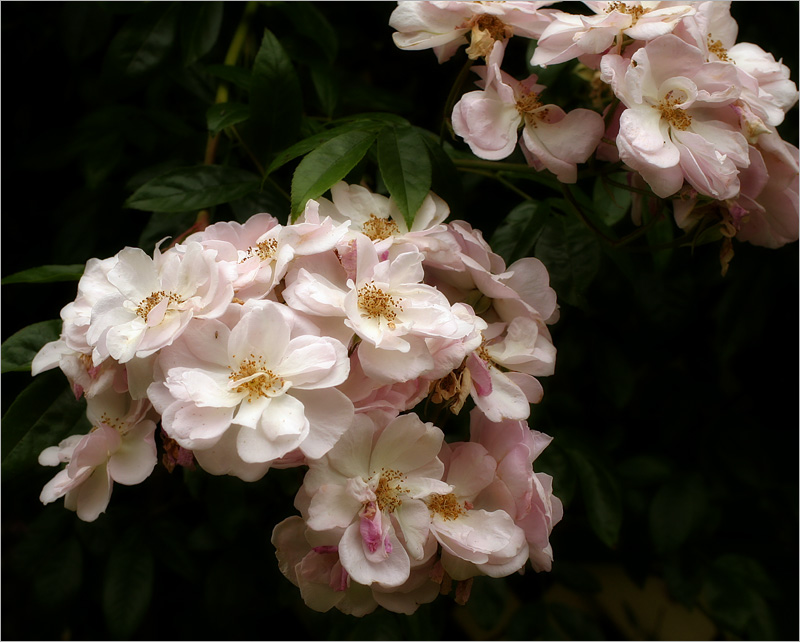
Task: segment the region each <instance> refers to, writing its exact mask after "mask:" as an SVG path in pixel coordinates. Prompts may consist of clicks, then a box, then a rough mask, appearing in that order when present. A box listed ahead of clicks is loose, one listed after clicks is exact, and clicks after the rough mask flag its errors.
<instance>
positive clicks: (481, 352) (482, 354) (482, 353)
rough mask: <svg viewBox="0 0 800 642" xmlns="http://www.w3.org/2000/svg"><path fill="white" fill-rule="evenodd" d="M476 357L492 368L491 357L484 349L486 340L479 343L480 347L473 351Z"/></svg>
mask: <svg viewBox="0 0 800 642" xmlns="http://www.w3.org/2000/svg"><path fill="white" fill-rule="evenodd" d="M475 352H476V353H477V355H478V356H479V357H480V358H481V359H482V360H483V361H485V362H486V365H487V366H493V365H494V361H492V357H491V356H489V351H488V350H487V349H486V339H484V340H483V341H482V342H481V345H480V346H478V348H477V349H476V350H475Z"/></svg>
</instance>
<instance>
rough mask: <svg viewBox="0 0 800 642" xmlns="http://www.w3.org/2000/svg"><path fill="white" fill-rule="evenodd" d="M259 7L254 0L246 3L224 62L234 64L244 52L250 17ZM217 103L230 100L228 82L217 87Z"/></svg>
mask: <svg viewBox="0 0 800 642" xmlns="http://www.w3.org/2000/svg"><path fill="white" fill-rule="evenodd" d="M257 9H258V2H254V1H253V0H251V1H250V2H248V3H247V4H246V5H245V8H244V13H243V14H242V18H241V20H239V24H238V25H237V27H236V31H235V32H234V34H233V38H232V39H231V44H230V46H229V47H228V51H227V53H226V54H225V61H224V62H223V64H225V65H229V66H234V65H235V64H236V61H237V60H238V59H239V54H240V53H241V52H242V48H243V47H244V43H245V41H246V40H247V29H248V27H249V26H250V18H252V17H253V14H255V12H256V10H257ZM215 102H217V103H226V102H228V84H227V83H224V82H223V83H220V85H219V87H218V88H217V98H216V101H215Z"/></svg>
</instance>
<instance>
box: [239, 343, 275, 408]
mask: <svg viewBox="0 0 800 642" xmlns="http://www.w3.org/2000/svg"><path fill="white" fill-rule="evenodd" d="M234 356H235V355H234ZM228 379H230V381H231V384H230V385H231V387H233V386H234V385H235V387H234V388H233V389H234V390H235V391H236V392H238V393H240V394H245V393H246V394H247V395H248V398H247V401H248V403H249V402H250V398H251V397H275V396H277V395H278V394H280V393H281V392H282V391H283V390H284V389H285V388H286V381H285V380H284V379H283V377H279V376H278V375H276V374H275V373H274V372H272V370H270V369H269V368H267V366H266V363H265V361H264V359H263V358H262V357H257V356H256V355H254V354H253V353H250V357H249V358H247V359H245V360H244V361H242V362H241V363H240V364H239V369H238V370H237V371H236V372H231V373H230V374H229V375H228Z"/></svg>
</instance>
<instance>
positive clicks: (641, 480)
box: [617, 455, 673, 486]
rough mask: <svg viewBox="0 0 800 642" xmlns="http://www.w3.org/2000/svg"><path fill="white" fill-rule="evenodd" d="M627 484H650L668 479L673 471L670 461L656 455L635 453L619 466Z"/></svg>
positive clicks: (620, 473) (618, 469) (618, 468)
mask: <svg viewBox="0 0 800 642" xmlns="http://www.w3.org/2000/svg"><path fill="white" fill-rule="evenodd" d="M617 472H618V473H619V475H620V477H622V478H623V480H624V481H625V483H626V485H630V486H648V485H651V484H655V483H658V482H663V481H665V480H666V479H668V478H669V477H670V476H671V475H672V472H673V467H672V466H671V465H670V464H669V461H668V460H666V459H664V458H662V457H656V456H654V455H634V456H633V457H630V458H629V459H626V460H625V461H623V462H622V463H621V464H619V465H618V466H617Z"/></svg>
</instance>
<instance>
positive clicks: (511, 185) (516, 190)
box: [461, 168, 534, 201]
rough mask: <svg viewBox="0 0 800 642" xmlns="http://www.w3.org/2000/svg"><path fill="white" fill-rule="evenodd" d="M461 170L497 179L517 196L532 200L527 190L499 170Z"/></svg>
mask: <svg viewBox="0 0 800 642" xmlns="http://www.w3.org/2000/svg"><path fill="white" fill-rule="evenodd" d="M461 171H463V172H468V173H470V174H477V175H478V176H486V177H487V178H493V179H494V180H496V181H498V182H499V183H500V184H501V185H503V186H505V187H507V188H508V189H509V190H511V191H512V192H514V193H515V194H516V195H517V196H521V197H522V198H524V199H525V200H526V201H532V200H534V198H533V196H531V195H530V194H528V193H527V192H524V191H523V190H521V189H520V188H519V187H517V186H516V185H514V183H512V182H511V181H509V180H507V179H506V178H504V177H503V175H502V174H501V173H500V172H489V171H487V170H485V169H468V168H464V169H462V170H461Z"/></svg>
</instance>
